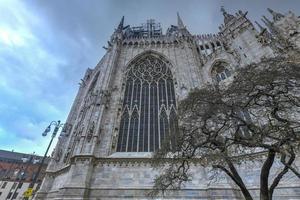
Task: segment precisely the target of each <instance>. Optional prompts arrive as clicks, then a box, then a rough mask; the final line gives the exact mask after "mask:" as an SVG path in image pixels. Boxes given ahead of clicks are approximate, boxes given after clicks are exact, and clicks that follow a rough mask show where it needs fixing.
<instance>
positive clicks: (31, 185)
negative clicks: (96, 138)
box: [24, 120, 63, 199]
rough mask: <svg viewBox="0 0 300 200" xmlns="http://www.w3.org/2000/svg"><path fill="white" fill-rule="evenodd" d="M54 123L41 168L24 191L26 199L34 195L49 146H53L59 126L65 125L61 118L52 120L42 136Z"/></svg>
mask: <svg viewBox="0 0 300 200" xmlns="http://www.w3.org/2000/svg"><path fill="white" fill-rule="evenodd" d="M52 125H54V126H55V127H54V130H53V132H52V136H51V140H50V142H49V145H48V147H47V150H46V152H45V154H44V157H43V159H42V162H40V165H39V168H38V171H37V173H36V175H35V176H34V178H33V180H32V182H31V183H30V185H29V187H28V189H27V191H26V192H25V193H24V196H25V198H24V199H29V197H30V196H32V192H33V187H34V185H35V183H36V181H37V179H38V176H39V174H40V172H41V169H42V167H43V164H44V162H45V159H46V157H47V154H48V151H49V148H50V146H51V144H52V141H53V139H54V138H55V136H56V134H57V132H58V130H59V128H60V127H62V126H63V124H61V123H60V120H58V121H52V122H51V123H50V124H49V126H48V127H47V128H46V130H45V131H44V132H43V133H42V136H44V137H45V136H47V134H48V133H49V132H50V131H51V126H52Z"/></svg>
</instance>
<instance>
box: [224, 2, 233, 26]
mask: <svg viewBox="0 0 300 200" xmlns="http://www.w3.org/2000/svg"><path fill="white" fill-rule="evenodd" d="M221 12H222V13H223V16H224V24H225V25H226V24H228V23H229V22H230V21H231V20H233V19H235V16H233V15H231V14H229V13H227V11H226V10H225V8H224V6H221Z"/></svg>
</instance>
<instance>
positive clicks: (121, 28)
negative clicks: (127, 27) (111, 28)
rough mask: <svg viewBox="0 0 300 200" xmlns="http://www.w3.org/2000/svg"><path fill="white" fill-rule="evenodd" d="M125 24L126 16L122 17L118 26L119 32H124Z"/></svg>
mask: <svg viewBox="0 0 300 200" xmlns="http://www.w3.org/2000/svg"><path fill="white" fill-rule="evenodd" d="M123 26H124V16H123V17H122V19H121V21H120V23H119V26H118V28H117V32H122V30H123Z"/></svg>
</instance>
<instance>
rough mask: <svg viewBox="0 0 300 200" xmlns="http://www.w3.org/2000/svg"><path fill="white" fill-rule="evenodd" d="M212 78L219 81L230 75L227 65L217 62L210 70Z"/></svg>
mask: <svg viewBox="0 0 300 200" xmlns="http://www.w3.org/2000/svg"><path fill="white" fill-rule="evenodd" d="M211 74H212V78H213V79H214V80H215V81H216V82H217V83H219V82H221V81H223V80H225V79H227V78H229V77H230V76H231V72H230V70H229V68H228V65H227V64H226V63H225V62H217V63H216V64H215V65H214V66H213V67H212V70H211Z"/></svg>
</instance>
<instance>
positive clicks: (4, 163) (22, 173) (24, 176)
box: [0, 150, 49, 199]
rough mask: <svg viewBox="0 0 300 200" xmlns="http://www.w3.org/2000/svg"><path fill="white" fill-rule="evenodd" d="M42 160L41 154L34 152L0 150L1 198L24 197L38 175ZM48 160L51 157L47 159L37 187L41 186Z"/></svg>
mask: <svg viewBox="0 0 300 200" xmlns="http://www.w3.org/2000/svg"><path fill="white" fill-rule="evenodd" d="M41 160H42V157H41V156H37V155H34V154H24V153H17V152H13V151H5V150H0V199H22V198H23V193H24V192H25V191H26V190H27V188H28V186H29V184H30V183H31V181H32V180H33V178H34V176H36V173H37V171H38V167H39V165H40V162H41ZM48 162H49V159H46V161H45V164H44V166H43V168H42V170H41V173H40V174H39V177H38V181H37V183H36V184H35V186H34V188H35V189H38V188H39V187H40V184H41V181H42V179H43V178H44V176H45V170H46V168H47V164H48Z"/></svg>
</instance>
